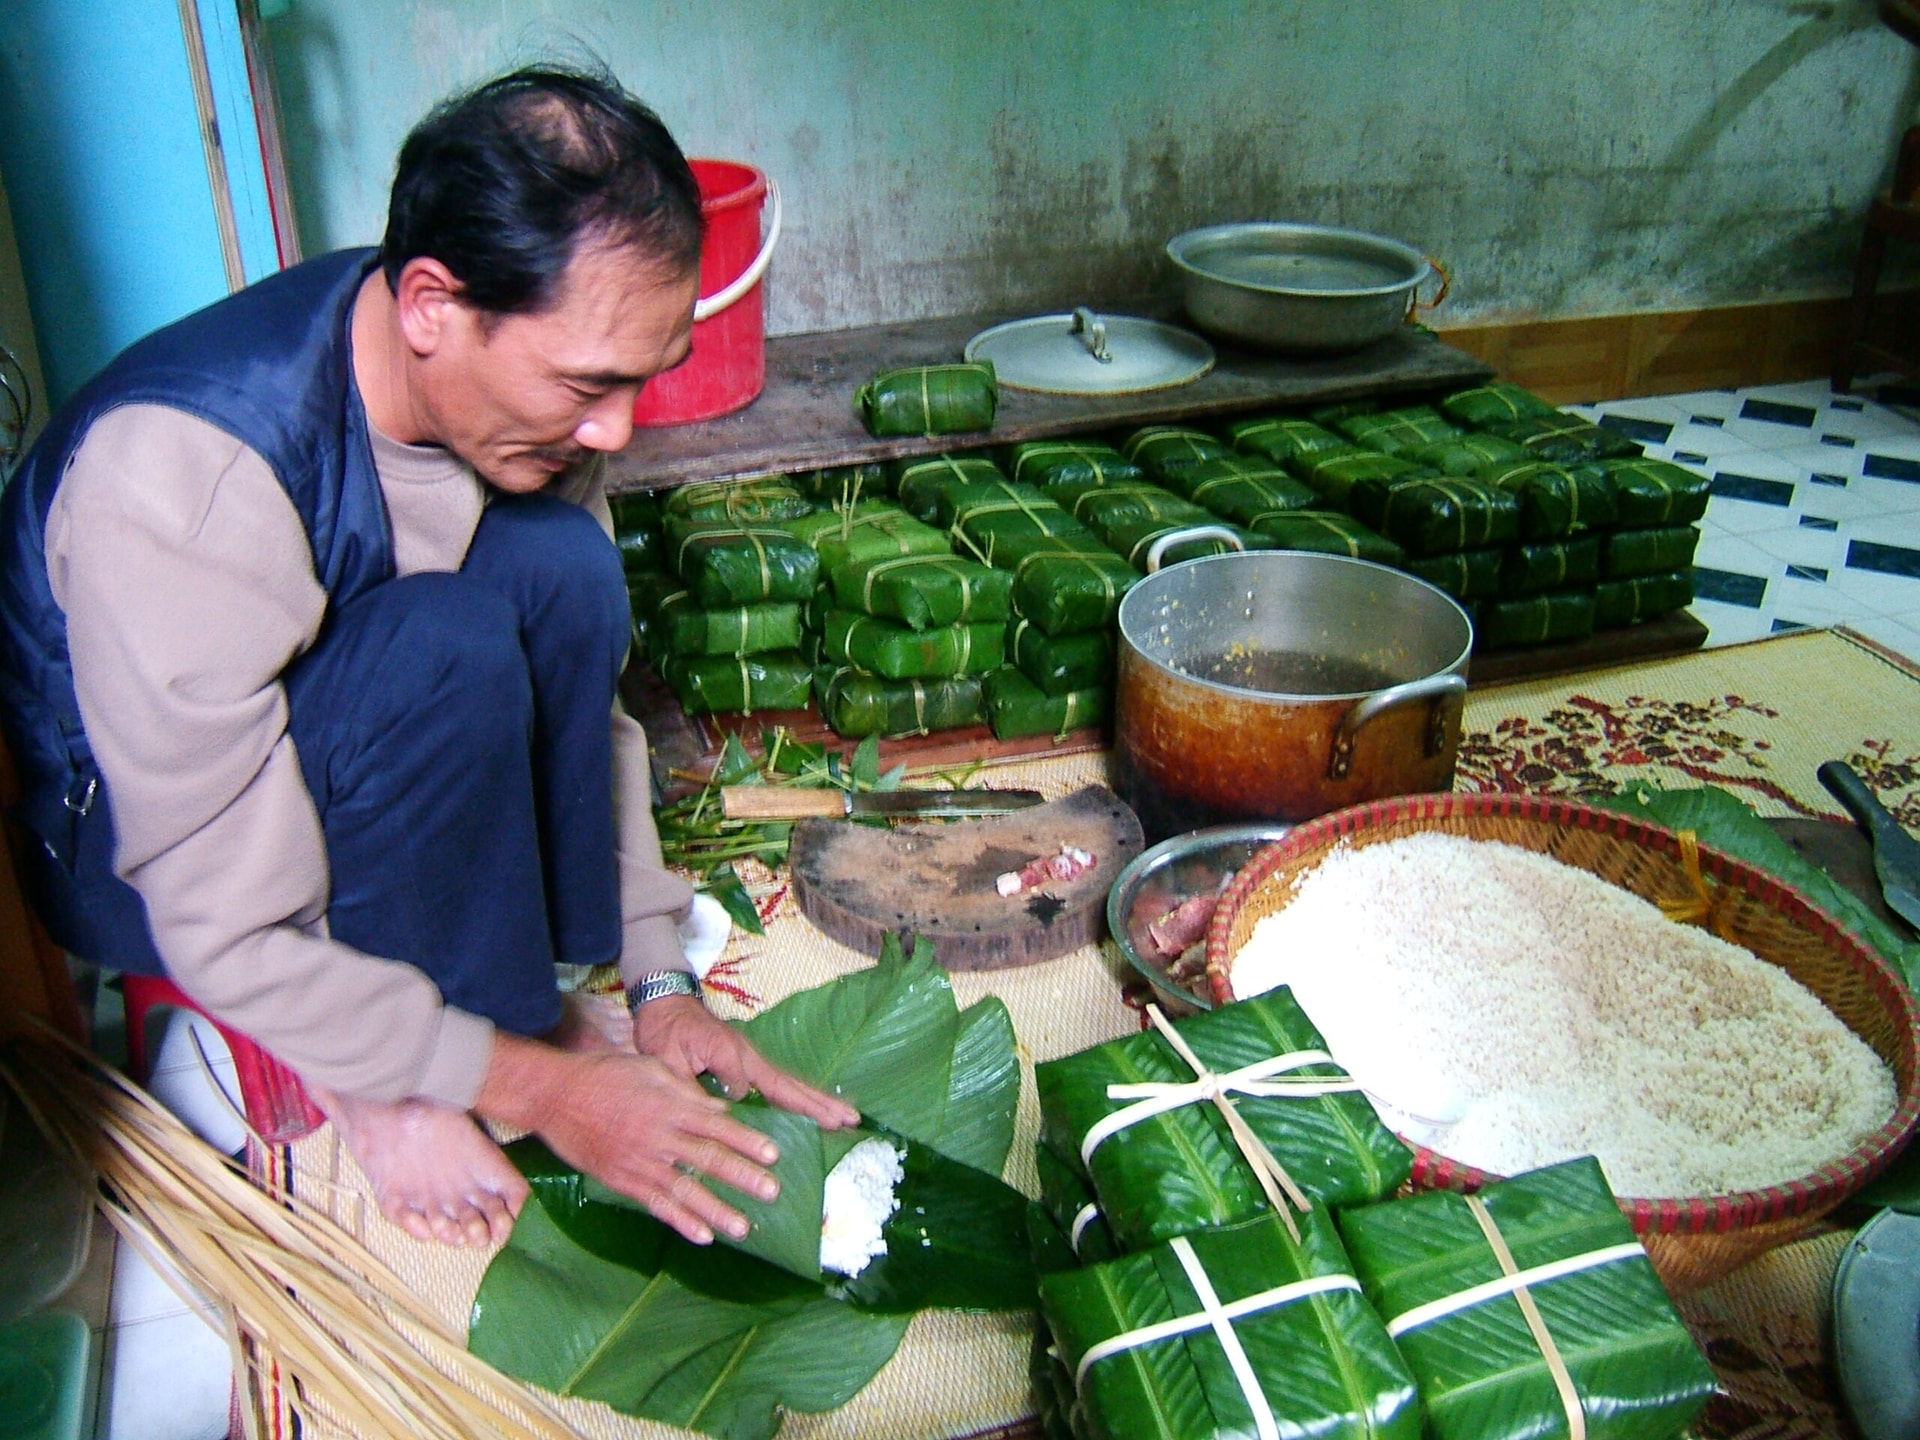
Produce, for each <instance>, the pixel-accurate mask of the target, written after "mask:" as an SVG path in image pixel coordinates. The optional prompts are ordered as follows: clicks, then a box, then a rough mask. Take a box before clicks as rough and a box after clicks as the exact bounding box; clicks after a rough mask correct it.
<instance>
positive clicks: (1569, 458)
mask: <svg viewBox="0 0 1920 1440" xmlns="http://www.w3.org/2000/svg"><path fill="white" fill-rule="evenodd" d="M1484 428H1485V429H1486V430H1488V431H1489V432H1490V433H1492V434H1494V435H1502V436H1505V437H1506V438H1507V439H1509V440H1518V441H1519V442H1520V443H1521V444H1522V445H1524V446H1526V447H1527V449H1528V450H1530V451H1532V452H1533V455H1534V457H1535V458H1536V459H1539V460H1551V461H1553V462H1554V463H1555V464H1557V465H1574V464H1578V463H1580V462H1582V461H1586V460H1615V459H1620V458H1622V457H1624V456H1628V455H1638V454H1639V453H1640V444H1639V442H1638V441H1636V440H1629V439H1628V438H1627V437H1626V436H1625V435H1622V434H1621V433H1620V432H1619V431H1618V430H1609V429H1607V427H1606V426H1604V425H1596V424H1594V423H1593V422H1592V421H1591V420H1584V419H1582V418H1581V417H1580V416H1578V415H1565V414H1559V413H1555V414H1552V415H1531V416H1523V417H1522V418H1520V419H1518V420H1508V421H1505V422H1503V423H1500V424H1495V425H1488V426H1486V427H1484Z"/></svg>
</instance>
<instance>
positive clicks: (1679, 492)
mask: <svg viewBox="0 0 1920 1440" xmlns="http://www.w3.org/2000/svg"><path fill="white" fill-rule="evenodd" d="M1600 468H1601V469H1602V471H1604V472H1605V474H1606V477H1607V479H1608V480H1610V481H1611V482H1612V483H1613V490H1614V495H1615V497H1616V504H1617V506H1618V509H1619V512H1620V515H1619V523H1620V524H1622V525H1624V526H1627V527H1628V528H1630V529H1635V530H1648V529H1652V528H1654V527H1656V526H1663V525H1691V524H1692V523H1693V522H1694V521H1696V520H1698V519H1699V518H1700V517H1701V516H1702V515H1704V514H1706V513H1707V499H1708V496H1709V495H1710V493H1711V491H1712V489H1713V482H1712V481H1711V480H1709V479H1708V478H1707V477H1706V476H1704V475H1700V474H1697V473H1695V472H1694V471H1692V470H1689V469H1687V468H1686V467H1685V466H1684V465H1675V464H1673V463H1671V462H1670V461H1666V460H1609V461H1607V462H1606V463H1604V464H1603V465H1602V466H1601V467H1600Z"/></svg>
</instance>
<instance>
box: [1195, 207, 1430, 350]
mask: <svg viewBox="0 0 1920 1440" xmlns="http://www.w3.org/2000/svg"><path fill="white" fill-rule="evenodd" d="M1167 255H1168V256H1169V258H1171V259H1172V261H1173V263H1174V264H1175V265H1176V266H1177V267H1178V268H1179V270H1180V273H1181V278H1182V280H1183V282H1184V284H1185V298H1186V305H1187V313H1188V314H1189V315H1191V316H1192V317H1193V322H1194V324H1196V325H1198V326H1199V327H1200V328H1201V329H1202V330H1204V331H1206V332H1207V333H1208V334H1209V335H1214V336H1218V337H1220V338H1222V339H1226V340H1238V341H1240V342H1241V343H1243V344H1246V345H1254V346H1258V347H1260V348H1262V349H1269V350H1291V351H1297V352H1301V353H1304V354H1314V355H1334V354H1339V353H1341V352H1343V351H1348V350H1358V349H1361V348H1362V347H1364V346H1367V345H1371V344H1372V343H1373V342H1374V341H1376V340H1379V339H1381V338H1382V337H1384V336H1386V335H1388V334H1391V333H1392V331H1393V329H1394V327H1395V326H1397V325H1399V324H1401V323H1402V322H1403V321H1404V320H1405V319H1406V317H1407V311H1408V308H1409V307H1410V306H1411V305H1412V304H1413V292H1414V291H1415V289H1416V288H1418V286H1419V284H1420V282H1421V281H1423V280H1425V279H1426V278H1427V277H1428V276H1429V275H1431V274H1433V273H1434V268H1433V265H1432V263H1431V262H1430V261H1429V260H1428V259H1427V258H1426V256H1424V255H1422V254H1421V253H1420V252H1419V251H1418V250H1415V249H1414V248H1413V247H1412V246H1410V245H1403V244H1401V243H1400V242H1399V241H1398V240H1389V239H1387V238H1386V237H1385V236H1383V235H1370V234H1368V233H1367V232H1366V231H1364V230H1340V229H1335V228H1334V227H1332V226H1328V225H1290V224H1281V223H1277V222H1269V223H1256V224H1244V225H1208V226H1205V227H1204V228H1202V229H1199V230H1188V231H1186V232H1185V233H1184V234H1180V235H1176V236H1174V237H1173V239H1171V240H1169V241H1168V242H1167Z"/></svg>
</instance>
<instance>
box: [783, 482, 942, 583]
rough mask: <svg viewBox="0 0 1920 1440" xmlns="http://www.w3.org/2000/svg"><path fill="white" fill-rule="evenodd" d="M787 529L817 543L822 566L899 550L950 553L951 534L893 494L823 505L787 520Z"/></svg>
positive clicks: (824, 568)
mask: <svg viewBox="0 0 1920 1440" xmlns="http://www.w3.org/2000/svg"><path fill="white" fill-rule="evenodd" d="M786 528H787V529H788V530H791V531H792V532H793V533H794V534H795V535H797V536H799V537H800V538H801V539H802V540H804V541H806V542H807V543H808V544H809V545H811V546H813V548H814V550H815V551H816V552H817V553H818V554H819V556H820V568H821V570H822V571H825V572H827V573H831V572H833V571H834V570H837V569H838V568H839V567H840V566H842V565H846V564H849V563H853V562H858V561H864V560H883V559H891V558H893V557H894V556H898V555H947V554H951V553H952V546H950V545H949V544H948V543H947V537H946V536H945V535H943V534H941V533H940V532H939V531H938V530H936V529H934V528H933V526H931V525H926V524H923V523H921V522H920V521H918V520H916V519H914V518H913V517H912V516H911V515H909V514H908V513H907V512H906V511H905V510H903V509H901V508H900V507H899V506H898V505H896V504H894V503H893V501H891V500H861V501H857V502H855V503H854V504H853V505H851V506H849V507H847V508H845V509H840V510H823V511H819V512H816V513H815V514H812V515H808V516H806V517H804V518H802V519H799V520H790V521H788V522H787V527H786Z"/></svg>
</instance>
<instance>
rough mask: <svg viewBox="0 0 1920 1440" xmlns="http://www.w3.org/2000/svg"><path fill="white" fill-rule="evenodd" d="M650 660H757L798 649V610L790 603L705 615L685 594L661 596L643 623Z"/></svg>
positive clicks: (735, 609) (733, 608)
mask: <svg viewBox="0 0 1920 1440" xmlns="http://www.w3.org/2000/svg"><path fill="white" fill-rule="evenodd" d="M647 643H648V645H649V646H651V647H652V648H651V650H650V652H649V653H651V654H654V655H662V656H664V655H760V654H764V653H765V652H767V651H769V650H793V649H797V648H798V647H799V644H800V607H799V606H798V605H796V604H794V603H793V602H792V601H790V600H782V601H779V602H778V603H775V604H766V605H735V606H732V607H730V608H728V609H724V610H707V609H703V608H701V607H700V606H699V605H697V604H695V603H694V599H693V596H692V595H690V594H688V593H687V591H686V590H685V589H678V590H675V591H674V592H672V593H671V594H668V595H665V596H662V597H661V599H660V601H659V603H658V604H656V605H655V606H654V607H653V613H652V614H651V615H650V616H649V617H648V621H647Z"/></svg>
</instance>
